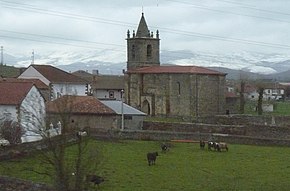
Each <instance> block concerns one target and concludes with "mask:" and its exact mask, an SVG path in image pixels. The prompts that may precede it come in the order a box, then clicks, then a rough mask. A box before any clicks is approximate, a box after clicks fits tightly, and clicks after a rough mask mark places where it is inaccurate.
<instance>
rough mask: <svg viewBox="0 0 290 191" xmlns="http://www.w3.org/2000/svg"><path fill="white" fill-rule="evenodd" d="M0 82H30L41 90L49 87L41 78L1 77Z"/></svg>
mask: <svg viewBox="0 0 290 191" xmlns="http://www.w3.org/2000/svg"><path fill="white" fill-rule="evenodd" d="M0 82H30V83H32V84H34V85H35V86H36V87H37V88H38V89H40V90H42V89H49V87H48V86H47V85H46V84H45V83H43V82H42V81H41V80H39V79H21V78H0Z"/></svg>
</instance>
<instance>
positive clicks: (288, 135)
mask: <svg viewBox="0 0 290 191" xmlns="http://www.w3.org/2000/svg"><path fill="white" fill-rule="evenodd" d="M143 130H152V131H172V132H192V133H209V134H229V135H239V136H249V137H257V138H274V139H290V126H276V125H275V126H274V125H262V124H245V125H216V124H202V123H158V122H144V126H143Z"/></svg>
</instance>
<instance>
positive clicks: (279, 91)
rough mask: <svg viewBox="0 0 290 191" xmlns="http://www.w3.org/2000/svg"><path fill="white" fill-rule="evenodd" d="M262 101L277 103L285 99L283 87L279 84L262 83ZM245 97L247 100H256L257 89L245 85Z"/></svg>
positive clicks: (253, 85) (250, 85) (257, 95)
mask: <svg viewBox="0 0 290 191" xmlns="http://www.w3.org/2000/svg"><path fill="white" fill-rule="evenodd" d="M262 87H263V88H264V91H263V100H264V101H273V100H274V101H278V100H284V98H285V86H283V85H281V84H279V83H264V84H263V86H262ZM244 93H245V96H246V98H247V99H249V100H258V97H259V93H258V87H257V86H256V85H255V84H246V86H245V92H244Z"/></svg>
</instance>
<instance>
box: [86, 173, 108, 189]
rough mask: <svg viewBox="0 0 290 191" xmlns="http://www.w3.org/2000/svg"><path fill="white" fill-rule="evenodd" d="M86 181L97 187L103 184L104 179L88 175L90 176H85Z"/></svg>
mask: <svg viewBox="0 0 290 191" xmlns="http://www.w3.org/2000/svg"><path fill="white" fill-rule="evenodd" d="M86 181H87V182H91V183H94V184H95V185H98V187H99V184H101V183H102V182H104V181H105V179H104V178H103V177H101V176H98V175H93V174H90V175H87V176H86Z"/></svg>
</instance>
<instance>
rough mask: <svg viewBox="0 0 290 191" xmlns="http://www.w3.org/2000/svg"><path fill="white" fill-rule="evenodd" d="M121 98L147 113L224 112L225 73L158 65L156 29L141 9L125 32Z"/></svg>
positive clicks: (192, 117) (193, 114)
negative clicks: (134, 24) (136, 20)
mask: <svg viewBox="0 0 290 191" xmlns="http://www.w3.org/2000/svg"><path fill="white" fill-rule="evenodd" d="M126 40H127V71H126V72H125V78H126V84H125V102H126V103H127V104H129V105H131V106H133V107H135V108H137V109H140V110H141V111H143V112H145V113H147V114H148V115H149V116H155V117H177V118H182V119H187V120H191V121H194V120H197V119H198V117H206V116H207V117H208V116H213V115H218V114H224V113H225V78H226V74H225V73H221V72H218V71H214V70H210V69H207V68H204V67H198V66H176V65H170V66H163V65H160V38H159V31H158V30H157V31H156V33H155V34H154V33H153V32H150V31H149V29H148V26H147V23H146V21H145V17H144V13H142V16H141V19H140V22H139V25H138V29H137V31H136V32H135V31H134V30H133V32H132V34H131V32H130V31H129V30H128V32H127V39H126Z"/></svg>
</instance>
